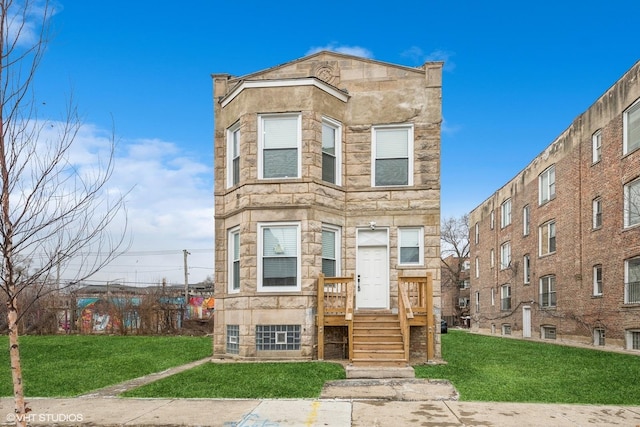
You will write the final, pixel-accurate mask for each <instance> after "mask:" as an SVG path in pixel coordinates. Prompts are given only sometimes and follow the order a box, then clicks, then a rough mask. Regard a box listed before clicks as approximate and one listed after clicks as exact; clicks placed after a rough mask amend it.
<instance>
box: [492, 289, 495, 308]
mask: <svg viewBox="0 0 640 427" xmlns="http://www.w3.org/2000/svg"><path fill="white" fill-rule="evenodd" d="M494 305H496V290H495V289H494V288H493V287H492V288H491V307H493V306H494Z"/></svg>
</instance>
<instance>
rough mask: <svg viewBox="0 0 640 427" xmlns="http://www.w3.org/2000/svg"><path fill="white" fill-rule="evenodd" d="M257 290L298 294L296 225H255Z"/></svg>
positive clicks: (298, 241) (298, 253)
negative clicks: (256, 238)
mask: <svg viewBox="0 0 640 427" xmlns="http://www.w3.org/2000/svg"><path fill="white" fill-rule="evenodd" d="M258 248H259V256H258V278H259V279H258V280H259V283H258V290H259V291H266V292H269V291H295V290H300V224H299V223H264V224H258Z"/></svg>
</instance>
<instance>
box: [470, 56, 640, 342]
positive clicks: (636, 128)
mask: <svg viewBox="0 0 640 427" xmlns="http://www.w3.org/2000/svg"><path fill="white" fill-rule="evenodd" d="M469 230H470V242H471V249H470V260H471V316H472V328H474V329H477V330H478V329H479V330H482V331H483V332H490V333H493V334H503V335H507V334H511V335H516V336H521V337H525V338H527V337H533V338H542V339H557V340H577V341H580V342H583V343H592V344H593V345H601V346H612V347H616V348H626V349H630V350H640V62H638V63H636V64H635V65H634V66H633V67H632V68H631V69H630V70H628V71H627V72H626V73H625V74H624V75H623V76H622V77H621V78H620V79H619V80H618V81H617V82H616V83H615V84H614V85H613V86H612V87H611V88H609V89H608V90H607V91H606V92H605V93H604V94H603V95H602V96H601V97H600V98H599V99H598V100H597V101H596V102H595V103H594V104H593V105H592V106H591V107H589V109H588V110H586V111H585V112H584V113H582V114H580V115H579V116H578V117H577V118H576V119H575V120H574V121H573V123H571V125H570V126H569V127H568V128H567V129H566V130H565V131H564V132H563V133H562V134H561V135H560V136H558V138H557V139H556V140H555V141H553V143H552V144H551V145H549V146H548V147H547V148H546V149H545V150H544V151H543V152H542V153H541V154H539V155H538V156H537V157H536V158H535V159H533V161H532V162H531V163H529V165H527V167H525V168H524V169H523V170H522V171H521V172H520V173H518V174H517V175H516V177H515V178H513V179H512V180H511V181H509V182H507V183H506V184H505V185H504V186H503V187H502V188H500V189H499V190H497V191H496V192H495V193H494V194H493V195H491V197H489V198H488V199H487V200H485V201H484V202H482V203H481V204H480V205H479V206H478V207H477V208H475V209H474V210H473V211H472V212H471V213H470V216H469Z"/></svg>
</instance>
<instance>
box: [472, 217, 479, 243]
mask: <svg viewBox="0 0 640 427" xmlns="http://www.w3.org/2000/svg"><path fill="white" fill-rule="evenodd" d="M473 229H474V235H475V240H474V242H475V243H476V245H477V244H478V243H479V242H480V225H479V224H478V223H477V222H476V225H475V226H474V227H473Z"/></svg>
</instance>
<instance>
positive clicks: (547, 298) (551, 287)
mask: <svg viewBox="0 0 640 427" xmlns="http://www.w3.org/2000/svg"><path fill="white" fill-rule="evenodd" d="M555 306H556V276H554V275H549V276H544V277H541V278H540V307H543V308H549V307H555Z"/></svg>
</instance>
